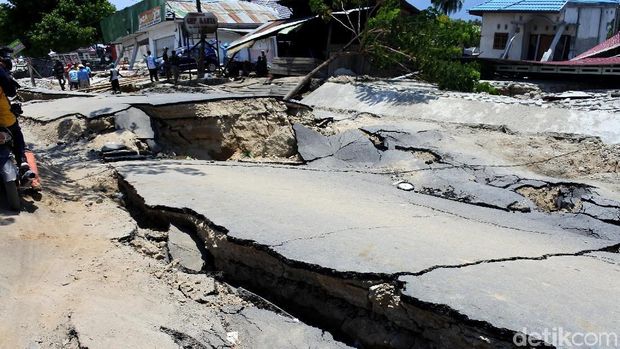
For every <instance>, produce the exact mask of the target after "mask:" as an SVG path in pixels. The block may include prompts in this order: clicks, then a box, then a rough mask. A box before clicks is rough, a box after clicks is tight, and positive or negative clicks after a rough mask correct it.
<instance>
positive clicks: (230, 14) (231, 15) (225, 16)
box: [166, 0, 280, 24]
mask: <svg viewBox="0 0 620 349" xmlns="http://www.w3.org/2000/svg"><path fill="white" fill-rule="evenodd" d="M201 7H202V11H203V12H211V13H213V14H214V15H215V16H216V17H217V20H218V22H219V23H220V24H263V23H267V22H269V21H273V20H277V19H280V17H279V15H278V13H277V12H276V11H275V10H273V9H271V8H269V7H267V6H263V5H260V4H255V3H252V2H248V1H238V0H218V1H203V2H201ZM196 9H197V8H196V3H195V2H194V1H191V0H190V1H167V2H166V11H169V12H172V13H174V15H175V16H176V17H177V18H184V17H185V15H187V14H188V13H190V12H196Z"/></svg>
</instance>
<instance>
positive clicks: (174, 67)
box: [168, 50, 179, 86]
mask: <svg viewBox="0 0 620 349" xmlns="http://www.w3.org/2000/svg"><path fill="white" fill-rule="evenodd" d="M168 63H170V72H171V73H172V77H173V78H174V86H176V85H177V83H178V82H179V56H177V52H176V51H174V50H172V55H170V60H169V61H168Z"/></svg>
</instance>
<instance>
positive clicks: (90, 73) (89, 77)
mask: <svg viewBox="0 0 620 349" xmlns="http://www.w3.org/2000/svg"><path fill="white" fill-rule="evenodd" d="M84 68H85V69H86V72H88V84H87V85H88V87H90V80H91V79H92V78H93V71H92V69H90V63H88V62H86V63H84Z"/></svg>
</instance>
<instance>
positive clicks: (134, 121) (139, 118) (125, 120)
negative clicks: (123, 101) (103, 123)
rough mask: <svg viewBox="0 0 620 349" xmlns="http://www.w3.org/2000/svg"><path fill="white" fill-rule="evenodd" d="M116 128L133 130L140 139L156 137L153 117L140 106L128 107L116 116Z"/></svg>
mask: <svg viewBox="0 0 620 349" xmlns="http://www.w3.org/2000/svg"><path fill="white" fill-rule="evenodd" d="M114 123H115V126H116V129H120V130H128V131H131V132H133V133H134V134H135V135H136V137H138V138H140V139H153V138H155V131H153V126H152V124H151V118H150V117H149V116H148V115H147V114H146V113H145V112H143V111H142V110H140V109H138V108H128V109H126V110H123V111H120V112H118V113H116V115H115V116H114Z"/></svg>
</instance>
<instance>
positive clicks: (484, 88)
mask: <svg viewBox="0 0 620 349" xmlns="http://www.w3.org/2000/svg"><path fill="white" fill-rule="evenodd" d="M474 91H475V92H478V93H483V92H486V93H488V94H490V95H499V94H500V93H499V91H498V90H497V89H496V88H495V87H493V85H491V84H489V83H488V82H478V83H477V84H476V87H474Z"/></svg>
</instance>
